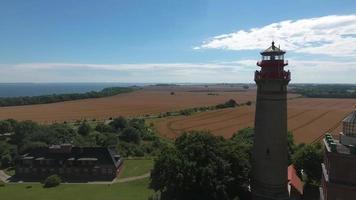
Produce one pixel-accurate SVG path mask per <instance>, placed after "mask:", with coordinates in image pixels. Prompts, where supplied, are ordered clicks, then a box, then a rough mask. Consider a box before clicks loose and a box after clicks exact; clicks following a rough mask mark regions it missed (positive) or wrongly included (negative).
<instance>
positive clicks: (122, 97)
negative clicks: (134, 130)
mask: <svg viewBox="0 0 356 200" xmlns="http://www.w3.org/2000/svg"><path fill="white" fill-rule="evenodd" d="M198 89H199V88H198ZM198 89H197V88H189V87H186V88H183V89H182V88H180V87H177V88H163V89H161V88H158V89H157V88H156V89H152V88H147V89H144V90H139V91H135V92H132V93H125V94H119V95H116V96H112V97H104V98H98V99H86V100H77V101H67V102H60V103H52V104H41V105H29V106H13V107H0V119H8V118H12V119H16V120H33V121H36V122H40V123H53V122H63V121H75V120H81V119H97V120H101V119H108V118H110V117H117V116H125V117H140V116H144V115H147V114H159V113H160V112H167V111H177V110H181V109H185V108H191V107H197V106H206V105H216V104H220V103H224V102H226V101H227V100H229V99H236V100H237V101H238V102H246V101H249V100H251V101H254V99H255V90H246V91H242V90H241V89H240V90H237V89H236V90H233V89H231V88H228V89H229V90H225V89H221V88H220V89H214V90H213V91H215V90H217V92H214V95H208V94H209V93H211V91H212V90H207V89H199V90H198ZM171 92H174V95H171ZM216 94H217V95H216Z"/></svg>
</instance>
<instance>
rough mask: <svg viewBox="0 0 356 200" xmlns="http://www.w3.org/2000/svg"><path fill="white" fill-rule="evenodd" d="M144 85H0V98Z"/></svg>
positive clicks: (141, 84) (140, 84) (143, 84)
mask: <svg viewBox="0 0 356 200" xmlns="http://www.w3.org/2000/svg"><path fill="white" fill-rule="evenodd" d="M145 85H148V84H145V83H0V97H19V96H39V95H49V94H66V93H85V92H90V91H100V90H102V89H103V88H107V87H130V86H145Z"/></svg>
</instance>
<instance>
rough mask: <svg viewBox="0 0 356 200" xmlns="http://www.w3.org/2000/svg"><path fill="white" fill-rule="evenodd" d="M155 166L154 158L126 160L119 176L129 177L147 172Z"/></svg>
mask: <svg viewBox="0 0 356 200" xmlns="http://www.w3.org/2000/svg"><path fill="white" fill-rule="evenodd" d="M152 168H153V160H152V159H137V160H136V159H133V160H125V161H124V165H123V166H122V168H121V170H122V171H121V172H120V174H119V178H128V177H134V176H141V175H144V174H147V173H149V172H150V171H151V169H152Z"/></svg>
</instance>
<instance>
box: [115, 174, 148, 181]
mask: <svg viewBox="0 0 356 200" xmlns="http://www.w3.org/2000/svg"><path fill="white" fill-rule="evenodd" d="M148 177H150V173H147V174H144V175H141V176H133V177H128V178H121V179H116V181H115V182H116V183H126V182H130V181H136V180H139V179H144V178H148Z"/></svg>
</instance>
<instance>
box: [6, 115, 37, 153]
mask: <svg viewBox="0 0 356 200" xmlns="http://www.w3.org/2000/svg"><path fill="white" fill-rule="evenodd" d="M39 129H40V126H39V125H38V124H36V123H35V122H32V121H23V122H18V123H17V125H16V127H15V133H14V134H13V135H12V136H11V142H12V144H15V145H17V146H18V147H21V146H22V145H23V144H24V143H25V142H26V141H27V140H28V139H29V137H30V136H31V135H32V134H33V133H35V132H36V131H38V130H39Z"/></svg>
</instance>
